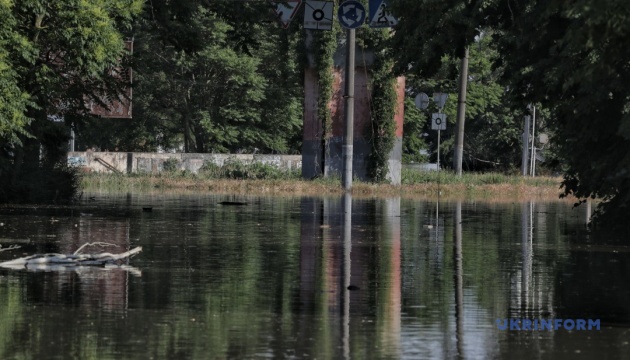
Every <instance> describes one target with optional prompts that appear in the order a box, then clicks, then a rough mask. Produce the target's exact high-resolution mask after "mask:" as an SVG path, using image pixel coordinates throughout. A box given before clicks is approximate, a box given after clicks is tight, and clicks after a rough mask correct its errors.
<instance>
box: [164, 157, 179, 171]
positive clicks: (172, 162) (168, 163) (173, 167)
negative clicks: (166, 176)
mask: <svg viewBox="0 0 630 360" xmlns="http://www.w3.org/2000/svg"><path fill="white" fill-rule="evenodd" d="M162 169H164V171H166V172H169V173H174V172H176V171H177V170H179V160H177V159H175V158H168V159H166V160H164V163H162Z"/></svg>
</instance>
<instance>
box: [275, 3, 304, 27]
mask: <svg viewBox="0 0 630 360" xmlns="http://www.w3.org/2000/svg"><path fill="white" fill-rule="evenodd" d="M300 5H302V0H286V1H283V2H278V3H276V7H275V8H274V9H273V11H274V12H275V13H276V16H278V20H279V21H280V23H281V24H282V26H283V27H284V28H285V29H286V28H288V27H289V23H291V20H293V17H294V16H295V14H296V13H297V11H298V9H299V8H300Z"/></svg>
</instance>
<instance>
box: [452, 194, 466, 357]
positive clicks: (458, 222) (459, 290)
mask: <svg viewBox="0 0 630 360" xmlns="http://www.w3.org/2000/svg"><path fill="white" fill-rule="evenodd" d="M454 235H455V239H454V240H455V241H454V242H453V266H454V271H453V274H454V277H455V279H454V281H453V284H454V285H455V292H454V293H455V341H456V348H457V358H458V359H463V358H464V344H463V342H464V289H463V288H464V278H463V276H464V269H463V263H462V262H463V260H464V259H463V253H462V202H461V200H459V201H457V203H456V204H455V231H454Z"/></svg>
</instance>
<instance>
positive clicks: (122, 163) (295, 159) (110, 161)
mask: <svg viewBox="0 0 630 360" xmlns="http://www.w3.org/2000/svg"><path fill="white" fill-rule="evenodd" d="M170 159H174V160H170ZM228 160H237V161H240V162H242V163H245V164H251V163H262V164H271V165H274V166H277V167H278V168H281V169H286V170H293V169H301V168H302V155H259V154H190V153H176V154H169V153H127V152H96V151H82V152H78V151H74V152H69V153H68V164H69V165H71V166H82V167H85V168H86V169H89V171H94V172H110V173H112V172H114V173H121V174H131V173H154V174H156V173H160V172H162V171H163V170H164V164H165V163H166V162H167V161H168V164H169V167H170V166H173V165H175V168H176V169H179V170H184V171H189V172H191V173H194V174H196V173H197V172H199V169H200V168H201V167H202V166H203V165H204V164H205V163H212V164H215V165H218V166H223V164H225V162H226V161H228Z"/></svg>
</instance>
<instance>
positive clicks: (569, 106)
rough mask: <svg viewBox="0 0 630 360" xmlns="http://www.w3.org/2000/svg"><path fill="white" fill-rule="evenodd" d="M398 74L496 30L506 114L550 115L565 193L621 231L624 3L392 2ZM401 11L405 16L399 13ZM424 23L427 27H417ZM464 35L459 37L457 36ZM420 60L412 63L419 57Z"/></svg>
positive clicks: (625, 177) (422, 68) (628, 196)
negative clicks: (594, 206) (597, 202)
mask: <svg viewBox="0 0 630 360" xmlns="http://www.w3.org/2000/svg"><path fill="white" fill-rule="evenodd" d="M392 3H393V8H394V11H395V12H396V13H397V15H398V16H399V17H400V20H401V24H400V26H399V28H398V29H397V32H396V34H397V35H398V36H397V40H396V44H397V45H398V48H400V49H402V50H403V51H402V53H403V54H404V55H403V56H401V59H400V60H401V61H400V62H399V64H398V68H399V69H403V68H405V67H408V66H411V67H412V69H413V70H414V71H415V72H417V73H424V72H427V73H430V72H431V71H432V70H433V69H435V66H434V65H435V64H441V58H442V56H443V55H445V54H446V55H450V54H456V53H457V52H458V51H460V49H461V45H462V44H469V43H470V42H471V39H472V38H474V36H475V35H477V34H478V31H477V30H478V29H485V28H489V29H492V30H493V31H494V33H493V41H495V42H496V46H497V49H498V55H499V57H498V59H497V61H496V62H495V67H500V68H503V71H502V74H501V83H502V84H503V85H504V86H506V88H507V89H509V93H510V97H511V105H512V108H517V107H518V108H521V109H522V108H524V106H525V105H526V104H528V103H539V104H542V105H543V106H544V107H545V108H546V109H549V121H548V125H549V126H552V129H551V130H552V133H553V134H554V138H553V139H552V142H553V143H554V144H555V145H556V146H557V149H558V151H559V155H560V156H561V158H562V161H563V162H564V167H565V175H564V182H563V186H564V192H565V195H575V196H577V197H579V198H587V197H599V198H602V199H604V200H605V202H604V203H603V204H602V205H601V207H600V208H599V209H600V211H601V212H602V213H604V214H606V216H605V217H601V218H600V221H603V222H608V223H609V224H612V225H616V226H620V227H624V228H627V227H628V224H630V223H628V222H627V221H624V220H627V214H628V212H627V207H628V205H629V204H630V172H628V168H629V167H630V130H629V129H630V125H629V124H630V119H629V118H628V113H629V111H628V109H630V104H629V102H628V99H630V94H629V93H628V92H629V90H628V87H627V83H628V80H629V79H630V66H629V65H628V60H627V59H628V58H630V56H629V55H630V46H628V45H629V44H628V42H630V39H629V38H628V36H627V34H628V32H629V31H630V22H629V21H628V17H629V14H630V3H628V2H627V1H623V0H607V1H594V0H579V1H573V2H566V1H560V0H554V1H545V2H539V1H534V0H528V1H520V2H503V1H498V0H494V1H459V0H451V1H441V2H437V1H428V0H427V1H417V2H416V1H410V0H398V1H392ZM403 9H404V11H402V10H403ZM420 17H422V18H423V19H426V20H427V21H417V19H418V18H420ZM457 29H459V30H461V31H459V33H460V34H461V35H457V31H453V30H457ZM418 59H419V60H418Z"/></svg>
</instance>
